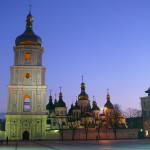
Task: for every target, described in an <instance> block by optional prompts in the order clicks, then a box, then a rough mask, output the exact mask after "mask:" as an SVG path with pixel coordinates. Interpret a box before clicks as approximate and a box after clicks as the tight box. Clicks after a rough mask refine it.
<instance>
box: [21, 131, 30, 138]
mask: <svg viewBox="0 0 150 150" xmlns="http://www.w3.org/2000/svg"><path fill="white" fill-rule="evenodd" d="M22 139H23V140H29V132H28V131H25V132H23V134H22Z"/></svg>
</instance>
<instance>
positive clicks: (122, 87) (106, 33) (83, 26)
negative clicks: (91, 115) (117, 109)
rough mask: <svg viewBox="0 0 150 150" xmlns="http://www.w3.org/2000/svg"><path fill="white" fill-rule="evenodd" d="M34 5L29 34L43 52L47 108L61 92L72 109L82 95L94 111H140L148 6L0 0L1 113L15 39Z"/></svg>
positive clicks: (149, 31) (146, 73)
mask: <svg viewBox="0 0 150 150" xmlns="http://www.w3.org/2000/svg"><path fill="white" fill-rule="evenodd" d="M29 4H31V5H32V15H33V18H34V22H33V30H34V32H35V33H36V34H37V35H39V36H40V37H41V38H42V41H43V44H42V46H43V47H44V49H45V51H44V54H43V66H45V67H46V85H47V86H48V89H47V102H48V96H49V90H50V89H51V90H52V96H53V98H54V94H55V93H57V95H58V93H59V87H60V86H62V93H63V96H64V97H63V100H64V101H65V102H66V103H67V107H70V105H71V103H72V101H73V102H75V100H76V96H78V95H79V93H80V84H81V76H82V75H83V76H84V82H85V84H86V92H87V93H88V94H89V98H90V100H92V99H93V95H94V96H95V98H96V101H97V103H98V105H99V106H100V108H101V107H103V105H104V104H105V102H106V92H107V91H106V89H107V88H109V89H110V90H109V91H110V96H111V102H112V103H113V104H115V103H118V104H120V105H121V108H122V109H123V110H125V109H127V108H129V107H131V108H137V109H140V97H143V96H146V95H147V94H146V93H144V91H145V90H147V89H148V87H149V86H150V0H0V20H1V26H0V29H1V32H0V58H1V59H0V68H1V69H0V74H1V78H0V112H6V111H7V85H9V84H10V66H13V63H14V52H13V46H15V39H16V37H17V36H18V35H20V34H22V33H23V32H24V30H25V20H26V16H27V14H28V12H29V6H28V5H29Z"/></svg>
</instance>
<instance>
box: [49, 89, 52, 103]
mask: <svg viewBox="0 0 150 150" xmlns="http://www.w3.org/2000/svg"><path fill="white" fill-rule="evenodd" d="M51 92H52V90H50V96H49V101H50V102H52V96H51Z"/></svg>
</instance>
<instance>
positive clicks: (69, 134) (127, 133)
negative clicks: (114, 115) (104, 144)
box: [46, 129, 138, 140]
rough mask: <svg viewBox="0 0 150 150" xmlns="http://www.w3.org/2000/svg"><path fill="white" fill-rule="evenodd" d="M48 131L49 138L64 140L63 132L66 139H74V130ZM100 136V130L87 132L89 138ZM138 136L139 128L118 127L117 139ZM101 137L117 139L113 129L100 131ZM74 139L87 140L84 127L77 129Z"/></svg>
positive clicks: (93, 138)
mask: <svg viewBox="0 0 150 150" xmlns="http://www.w3.org/2000/svg"><path fill="white" fill-rule="evenodd" d="M46 132H47V134H46V135H47V137H46V138H47V140H62V134H61V133H62V132H63V139H64V140H72V139H73V130H65V129H64V130H63V131H59V130H50V131H46ZM96 136H98V132H97V130H95V129H89V130H88V132H87V140H95V139H96ZM134 138H138V129H118V130H117V139H134ZM99 139H115V135H114V132H113V130H112V129H107V130H101V131H100V133H99ZM74 140H86V133H85V130H84V129H79V130H75V132H74Z"/></svg>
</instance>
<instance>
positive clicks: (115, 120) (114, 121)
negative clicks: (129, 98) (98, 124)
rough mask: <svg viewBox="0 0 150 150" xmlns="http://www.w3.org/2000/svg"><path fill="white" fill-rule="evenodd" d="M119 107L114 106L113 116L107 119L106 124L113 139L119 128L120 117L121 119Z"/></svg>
mask: <svg viewBox="0 0 150 150" xmlns="http://www.w3.org/2000/svg"><path fill="white" fill-rule="evenodd" d="M121 112H122V111H121V107H120V105H119V104H114V115H113V116H110V117H109V118H108V120H107V121H108V124H109V125H110V127H111V128H112V129H113V132H114V135H115V139H117V129H118V128H121V126H120V117H121Z"/></svg>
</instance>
